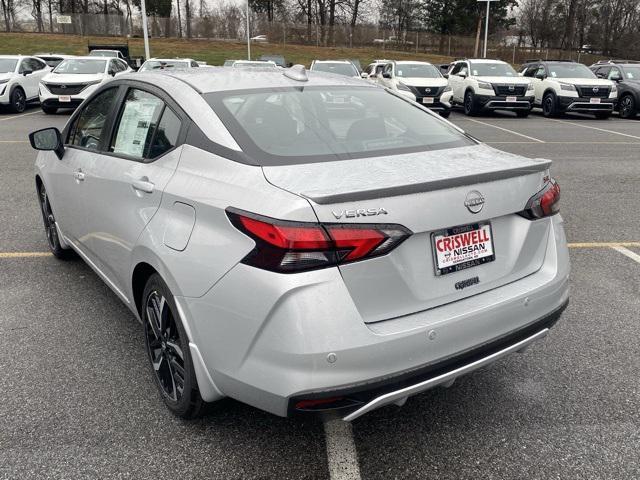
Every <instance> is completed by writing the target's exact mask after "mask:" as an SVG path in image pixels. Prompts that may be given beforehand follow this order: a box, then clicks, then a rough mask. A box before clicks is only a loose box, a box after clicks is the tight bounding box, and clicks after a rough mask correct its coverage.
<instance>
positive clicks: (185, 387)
mask: <svg viewBox="0 0 640 480" xmlns="http://www.w3.org/2000/svg"><path fill="white" fill-rule="evenodd" d="M177 311H178V310H177V308H176V304H175V301H174V299H173V294H172V293H171V291H170V290H169V287H167V285H166V283H164V281H163V280H162V278H161V277H160V275H158V274H157V273H154V274H153V275H151V277H149V280H148V281H147V285H146V286H145V288H144V294H143V297H142V312H141V316H142V320H143V322H144V332H145V335H144V337H145V346H146V349H147V356H148V358H149V364H150V366H151V371H152V372H153V378H154V379H155V382H156V386H157V387H158V390H159V391H160V395H161V396H162V400H163V401H164V403H165V405H166V406H167V408H168V409H169V410H171V412H173V413H174V414H175V415H177V416H178V417H181V418H185V419H190V418H195V417H197V416H198V415H200V413H201V411H202V407H203V405H204V403H205V402H204V401H203V400H202V397H201V396H200V391H199V390H198V382H197V380H196V374H195V371H194V369H193V360H192V358H191V352H190V350H189V340H188V338H187V334H186V332H185V330H184V327H183V326H182V322H181V321H180V317H179V316H178V314H177Z"/></svg>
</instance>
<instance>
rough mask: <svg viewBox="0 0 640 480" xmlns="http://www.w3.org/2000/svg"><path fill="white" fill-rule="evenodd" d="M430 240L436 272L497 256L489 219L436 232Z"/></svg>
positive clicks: (461, 267) (474, 263)
mask: <svg viewBox="0 0 640 480" xmlns="http://www.w3.org/2000/svg"><path fill="white" fill-rule="evenodd" d="M431 244H432V249H433V253H434V255H433V256H434V261H435V267H436V275H446V274H447V273H452V272H458V271H460V270H464V269H467V268H471V267H475V266H478V265H482V264H484V263H488V262H493V261H494V260H495V259H496V256H495V252H494V250H493V234H492V231H491V224H490V223H488V222H485V223H474V224H471V225H463V226H460V227H453V228H448V229H446V230H443V231H440V232H436V233H433V234H432V235H431Z"/></svg>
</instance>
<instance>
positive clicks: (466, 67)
mask: <svg viewBox="0 0 640 480" xmlns="http://www.w3.org/2000/svg"><path fill="white" fill-rule="evenodd" d="M461 65H462V66H461V67H460V71H459V72H458V73H464V74H465V75H469V65H468V64H466V63H463V64H461Z"/></svg>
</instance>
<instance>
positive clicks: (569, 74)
mask: <svg viewBox="0 0 640 480" xmlns="http://www.w3.org/2000/svg"><path fill="white" fill-rule="evenodd" d="M547 69H548V70H549V76H550V77H552V78H598V77H596V75H595V73H593V72H592V71H591V70H589V69H588V68H587V67H585V66H584V65H582V64H581V63H548V64H547Z"/></svg>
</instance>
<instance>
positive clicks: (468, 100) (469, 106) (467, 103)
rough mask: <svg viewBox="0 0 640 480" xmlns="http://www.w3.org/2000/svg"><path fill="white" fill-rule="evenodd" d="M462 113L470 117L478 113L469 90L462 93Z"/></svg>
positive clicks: (474, 100)
mask: <svg viewBox="0 0 640 480" xmlns="http://www.w3.org/2000/svg"><path fill="white" fill-rule="evenodd" d="M464 114H465V115H468V116H470V117H472V116H474V115H477V114H478V107H477V106H476V99H475V96H474V95H473V92H472V91H471V90H469V91H468V92H467V93H465V94H464Z"/></svg>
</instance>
